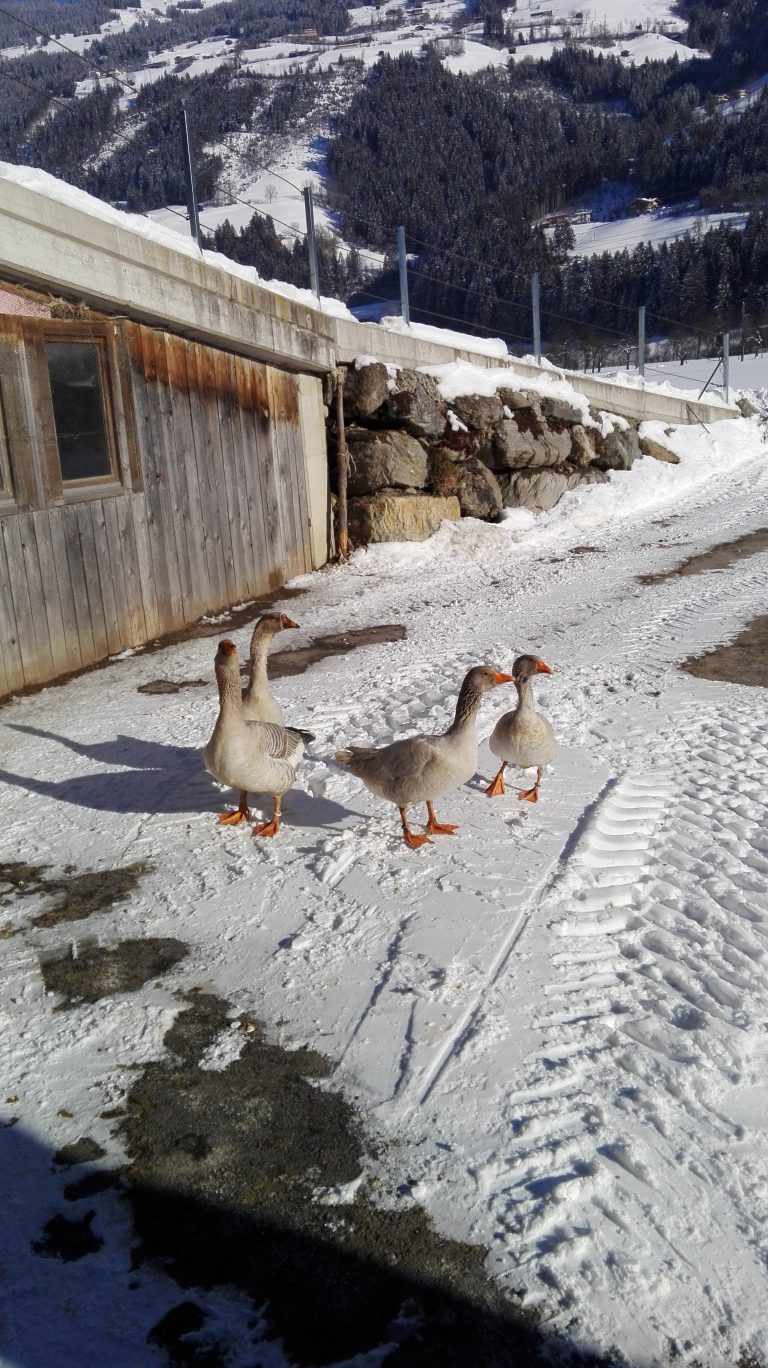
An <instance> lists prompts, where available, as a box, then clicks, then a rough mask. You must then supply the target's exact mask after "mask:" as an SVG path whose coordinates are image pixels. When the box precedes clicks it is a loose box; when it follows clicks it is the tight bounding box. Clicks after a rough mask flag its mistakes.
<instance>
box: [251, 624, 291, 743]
mask: <svg viewBox="0 0 768 1368" xmlns="http://www.w3.org/2000/svg"><path fill="white" fill-rule="evenodd" d="M298 625H299V624H298V622H293V620H292V619H291V618H289V617H287V616H286V614H285V613H263V614H262V616H261V617H260V618H259V620H258V622H257V623H256V626H255V627H254V629H253V635H252V637H251V651H250V655H251V676H250V679H249V680H248V685H247V687H246V688H245V689H243V717H244V718H245V720H246V722H276V723H277V725H278V726H282V724H283V714H282V712H281V710H280V704H279V703H278V702H277V701H276V699H274V698H273V697H272V694H271V693H270V691H269V681H268V679H267V652H268V651H269V643H270V641H271V640H272V638H273V636H275V634H276V633H277V632H282V631H283V630H284V629H285V628H286V627H298Z"/></svg>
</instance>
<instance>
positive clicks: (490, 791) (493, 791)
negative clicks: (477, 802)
mask: <svg viewBox="0 0 768 1368" xmlns="http://www.w3.org/2000/svg"><path fill="white" fill-rule="evenodd" d="M503 775H504V770H503V767H502V769H500V770H499V772H498V774H497V775H496V778H495V779H494V780H493V783H491V784H489V785H488V787H487V789H486V790H485V794H486V797H487V798H500V797H501V795H502V794H503V793H505V792H506V790H505V788H504V778H503Z"/></svg>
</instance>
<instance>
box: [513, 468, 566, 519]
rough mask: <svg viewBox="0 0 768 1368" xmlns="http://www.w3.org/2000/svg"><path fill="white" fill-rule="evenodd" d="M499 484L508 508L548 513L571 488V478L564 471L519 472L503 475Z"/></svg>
mask: <svg viewBox="0 0 768 1368" xmlns="http://www.w3.org/2000/svg"><path fill="white" fill-rule="evenodd" d="M499 483H500V485H501V490H502V494H503V496H504V506H505V507H506V508H530V509H531V511H532V512H533V513H546V511H547V509H549V508H554V506H555V504H556V503H557V501H558V499H560V498H562V496H563V494H564V493H565V491H566V489H568V488H569V476H568V475H567V474H566V473H565V472H564V471H562V470H519V471H517V472H515V473H513V474H511V475H502V476H501V479H500V480H499Z"/></svg>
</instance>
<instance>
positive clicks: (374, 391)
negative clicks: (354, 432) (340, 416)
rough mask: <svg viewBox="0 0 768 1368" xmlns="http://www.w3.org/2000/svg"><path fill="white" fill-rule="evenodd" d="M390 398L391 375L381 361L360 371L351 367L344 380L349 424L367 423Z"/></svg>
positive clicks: (345, 407) (345, 403)
mask: <svg viewBox="0 0 768 1368" xmlns="http://www.w3.org/2000/svg"><path fill="white" fill-rule="evenodd" d="M388 398H389V374H388V372H387V368H386V366H383V365H382V363H381V362H380V361H374V362H372V363H371V364H370V365H369V366H361V367H360V369H359V370H357V369H354V368H353V367H351V366H350V367H349V369H348V370H347V374H346V376H345V379H344V417H345V419H346V421H347V422H348V423H349V422H355V421H362V422H365V420H366V419H367V418H371V417H372V416H373V414H374V413H375V412H376V410H377V409H380V408H381V406H382V404H383V403H384V402H385V401H386V400H387V399H388Z"/></svg>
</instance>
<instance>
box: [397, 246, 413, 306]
mask: <svg viewBox="0 0 768 1368" xmlns="http://www.w3.org/2000/svg"><path fill="white" fill-rule="evenodd" d="M397 261H398V265H399V267H400V313H401V314H402V316H403V322H404V323H410V321H411V305H410V300H409V299H408V257H407V256H406V253H405V228H398V230H397Z"/></svg>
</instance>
